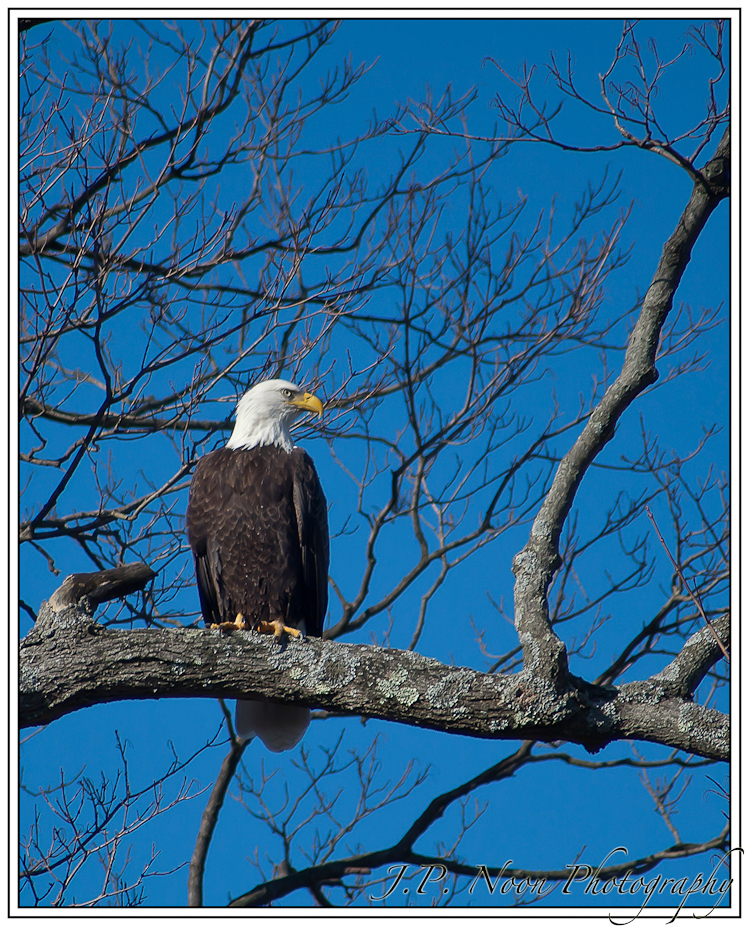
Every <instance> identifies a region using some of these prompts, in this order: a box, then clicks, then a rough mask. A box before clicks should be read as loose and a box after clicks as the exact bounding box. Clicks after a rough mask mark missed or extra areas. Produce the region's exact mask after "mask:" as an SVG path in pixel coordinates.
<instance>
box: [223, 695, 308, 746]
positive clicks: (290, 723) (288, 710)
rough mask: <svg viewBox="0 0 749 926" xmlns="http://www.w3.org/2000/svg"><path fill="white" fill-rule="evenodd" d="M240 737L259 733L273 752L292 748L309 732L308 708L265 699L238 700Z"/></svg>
mask: <svg viewBox="0 0 749 926" xmlns="http://www.w3.org/2000/svg"><path fill="white" fill-rule="evenodd" d="M235 726H236V730H237V736H241V737H242V739H245V740H248V739H252V737H253V736H259V737H260V739H261V740H262V741H263V743H265V745H266V747H267V748H268V749H270V751H271V752H286V750H287V749H293V748H294V747H295V746H296V744H297V743H298V742H299V741H300V740H301V738H302V737H303V736H304V734H305V733H306V732H307V727H308V726H309V708H306V707H296V706H295V705H293V704H267V703H266V702H264V701H237V710H236V713H235Z"/></svg>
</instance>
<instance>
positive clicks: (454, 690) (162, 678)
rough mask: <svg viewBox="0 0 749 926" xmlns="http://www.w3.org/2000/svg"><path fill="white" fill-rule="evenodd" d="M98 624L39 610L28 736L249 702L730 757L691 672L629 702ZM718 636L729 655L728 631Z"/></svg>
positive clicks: (248, 638) (371, 660)
mask: <svg viewBox="0 0 749 926" xmlns="http://www.w3.org/2000/svg"><path fill="white" fill-rule="evenodd" d="M90 615H91V607H90V605H89V604H88V602H87V600H86V599H83V600H81V601H80V602H79V603H78V604H69V605H64V606H58V607H57V608H55V607H53V606H50V605H49V604H48V603H46V602H45V603H44V604H43V605H42V607H41V609H40V611H39V617H38V619H37V622H36V624H35V626H34V628H33V629H32V630H31V632H30V633H29V634H28V635H27V636H26V637H25V639H24V640H22V641H21V648H20V661H19V678H20V694H19V707H20V723H21V726H22V727H28V726H35V725H39V724H45V723H49V722H50V721H52V720H55V719H56V718H58V717H61V716H63V715H65V714H68V713H70V712H72V711H75V710H79V709H80V708H82V707H86V706H88V705H91V704H98V703H105V702H109V701H118V700H128V699H138V700H141V699H152V698H170V697H171V698H176V697H206V698H217V697H224V698H237V697H243V698H248V697H249V698H257V699H261V700H269V701H276V702H287V703H293V704H303V705H308V706H317V707H322V708H325V709H326V710H330V711H334V712H336V713H340V714H347V715H357V716H362V717H373V718H379V719H383V720H390V721H395V722H397V723H404V724H408V725H411V726H417V727H427V728H430V729H433V730H440V731H443V732H446V733H462V734H465V735H468V736H476V737H483V738H487V739H502V740H505V739H540V740H567V741H569V742H574V743H581V744H582V745H584V746H585V747H586V748H588V749H589V750H591V751H595V750H597V749H600V748H601V747H603V746H605V745H606V744H607V743H609V742H611V741H613V740H618V739H634V740H644V741H650V742H656V743H662V744H663V745H666V746H670V747H674V748H678V749H684V750H686V751H687V752H691V753H694V754H696V755H701V756H705V757H707V758H712V759H726V758H727V757H728V749H729V742H728V718H727V717H726V716H724V715H723V714H720V713H719V712H718V711H715V710H710V709H708V708H704V707H701V706H700V705H697V704H694V703H693V702H692V701H691V700H689V698H688V697H685V696H684V674H683V673H681V672H676V673H675V676H674V678H671V677H670V676H669V675H668V673H661V674H660V675H657V676H653V677H652V678H650V679H647V680H645V681H643V682H632V683H630V684H627V685H624V686H622V687H621V688H614V687H608V688H602V687H598V686H594V685H589V684H588V683H586V682H584V681H583V680H582V679H574V678H573V677H571V678H570V685H569V687H568V689H567V690H565V691H564V692H559V691H557V690H556V689H555V687H554V686H552V685H551V684H549V683H548V682H547V681H545V680H543V679H539V678H538V677H535V676H533V675H531V674H530V673H528V672H525V671H524V672H521V673H519V674H518V675H511V676H502V675H487V674H483V673H481V672H476V671H473V670H472V669H466V668H459V667H454V666H447V665H443V664H442V663H440V662H437V661H436V660H434V659H427V658H425V657H423V656H419V655H417V654H416V653H412V652H408V651H401V650H389V649H383V648H381V647H376V646H363V645H352V644H344V643H334V642H330V641H321V640H307V641H306V642H304V643H298V642H297V641H290V642H289V644H288V645H287V646H286V647H285V648H281V647H279V646H278V645H277V644H275V643H274V642H273V641H271V640H269V639H268V638H266V637H263V636H260V635H257V634H248V633H243V632H237V633H233V634H231V635H229V636H223V635H222V634H221V633H220V632H218V631H210V630H202V629H182V630H129V631H123V630H108V629H106V628H105V627H103V626H101V625H99V624H97V623H96V622H95V621H94V620H93V619H92V618H91V616H90ZM714 627H715V630H716V632H717V633H718V635H719V637H720V638H721V640H723V641H724V642H727V639H728V633H729V620H728V617H724V618H720V619H719V620H718V621H716V622H715V624H714ZM703 636H709V635H707V629H706V628H703V629H702V630H701V631H700V632H699V633H698V634H696V635H695V637H693V638H692V639H691V640H690V641H688V642H687V644H686V647H685V650H687V649H689V648H690V647H691V649H689V652H690V653H691V652H693V653H695V655H696V654H698V653H700V652H701V653H702V660H701V662H702V664H703V666H707V667H708V668H709V666H710V665H712V664H713V662H714V661H715V658H716V657H715V653H714V652H713V650H716V651H717V649H718V646H717V643H716V642H715V640H713V639H712V637H710V638H709V639H708V640H705V639H703ZM696 638H699V641H698V642H699V645H693V641H695V640H696ZM711 645H712V648H711ZM711 660H712V661H711ZM704 671H705V672H706V671H707V668H704ZM688 675H689V677H690V678H691V677H693V676H694V675H695V670H694V668H692V670H691V671H690V673H688Z"/></svg>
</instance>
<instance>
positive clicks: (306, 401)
mask: <svg viewBox="0 0 749 926" xmlns="http://www.w3.org/2000/svg"><path fill="white" fill-rule="evenodd" d="M289 405H296V407H297V408H303V409H304V410H305V411H307V412H315V413H316V414H317V417H318V418H322V413H323V404H322V402H321V401H320V400H319V399H318V398H317V396H316V395H312V393H311V392H305V393H304V395H303V396H300V397H299V398H298V399H289Z"/></svg>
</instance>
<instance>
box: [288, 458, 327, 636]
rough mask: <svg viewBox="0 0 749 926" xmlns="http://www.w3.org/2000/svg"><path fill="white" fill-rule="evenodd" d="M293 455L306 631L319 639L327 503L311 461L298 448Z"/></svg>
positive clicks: (324, 600) (322, 615) (324, 590)
mask: <svg viewBox="0 0 749 926" xmlns="http://www.w3.org/2000/svg"><path fill="white" fill-rule="evenodd" d="M293 455H294V509H295V511H296V518H297V526H298V530H299V545H300V547H301V550H302V571H303V573H304V584H305V589H306V598H307V601H308V607H309V611H308V614H307V615H306V620H305V623H306V630H307V633H308V634H309V635H310V636H312V637H320V636H322V631H323V624H324V623H325V613H326V611H327V610H328V567H329V565H330V538H329V535H328V503H327V501H326V500H325V494H324V492H323V490H322V486H321V485H320V479H319V478H318V475H317V470H316V469H315V464H314V463H313V462H312V459H311V457H310V456H309V455H308V454H307V453H306V452H305V451H304V450H302V448H301V447H295V448H294V450H293Z"/></svg>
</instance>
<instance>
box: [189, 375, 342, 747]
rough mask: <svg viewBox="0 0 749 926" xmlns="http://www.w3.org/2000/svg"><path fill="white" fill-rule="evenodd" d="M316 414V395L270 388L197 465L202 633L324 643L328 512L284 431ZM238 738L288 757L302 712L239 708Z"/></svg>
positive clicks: (263, 386)
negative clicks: (209, 629)
mask: <svg viewBox="0 0 749 926" xmlns="http://www.w3.org/2000/svg"><path fill="white" fill-rule="evenodd" d="M304 412H316V413H317V415H318V416H320V415H322V413H323V405H322V402H321V401H320V400H319V399H318V398H317V396H314V395H311V394H310V393H308V392H304V391H303V390H302V389H300V388H299V387H298V386H295V385H294V383H290V382H287V381H286V380H282V379H272V380H267V381H265V382H261V383H258V384H257V385H255V386H253V387H252V389H250V390H249V392H247V393H246V394H245V395H244V396H243V397H242V398H241V399H240V401H239V403H238V405H237V414H236V423H235V426H234V431H233V432H232V435H231V438H230V439H229V441H228V443H227V444H226V447H223V448H220V449H218V450H213V451H212V452H211V453H208V454H206V455H205V456H204V457H203V458H202V459H200V460H199V461H198V465H197V466H196V467H195V473H194V475H193V477H192V483H191V485H190V498H189V501H188V505H187V537H188V540H189V543H190V547H191V548H192V552H193V557H194V560H195V574H196V576H197V583H198V594H199V596H200V608H201V611H202V613H203V620H204V621H205V623H206V624H207V625H209V626H216V625H218V626H219V627H222V628H226V629H233V628H243V629H251V630H256V631H260V632H261V633H273V635H274V637H275V639H276V640H277V641H279V642H281V641H283V640H284V639H285V637H286V635H287V634H289V635H291V636H292V637H300V636H303V635H305V634H309V635H310V636H314V637H319V636H321V635H322V629H323V622H324V620H325V612H326V610H327V606H328V564H329V561H330V546H329V539H328V509H327V503H326V501H325V495H324V494H323V490H322V486H321V485H320V480H319V478H318V476H317V472H316V470H315V466H314V463H313V462H312V460H311V458H310V457H309V455H308V454H307V453H306V452H305V451H304V450H302V448H301V447H296V446H294V442H293V440H292V438H291V434H290V432H289V427H290V425H291V424H292V422H293V421H294V419H295V418H297V417H298V416H299V415H301V414H302V413H304ZM235 716H236V730H237V734H238V735H239V736H241V737H242V738H244V739H249V738H251V737H253V736H259V737H260V739H261V740H262V741H263V743H265V745H266V746H267V747H268V749H270V750H271V751H273V752H283V751H284V750H286V749H292V748H293V747H294V746H296V744H297V743H298V742H299V741H300V740H301V738H302V737H303V736H304V733H305V731H306V729H307V727H308V726H309V710H307V708H303V707H296V706H294V705H281V704H267V703H265V702H260V701H237V709H236V715H235Z"/></svg>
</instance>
